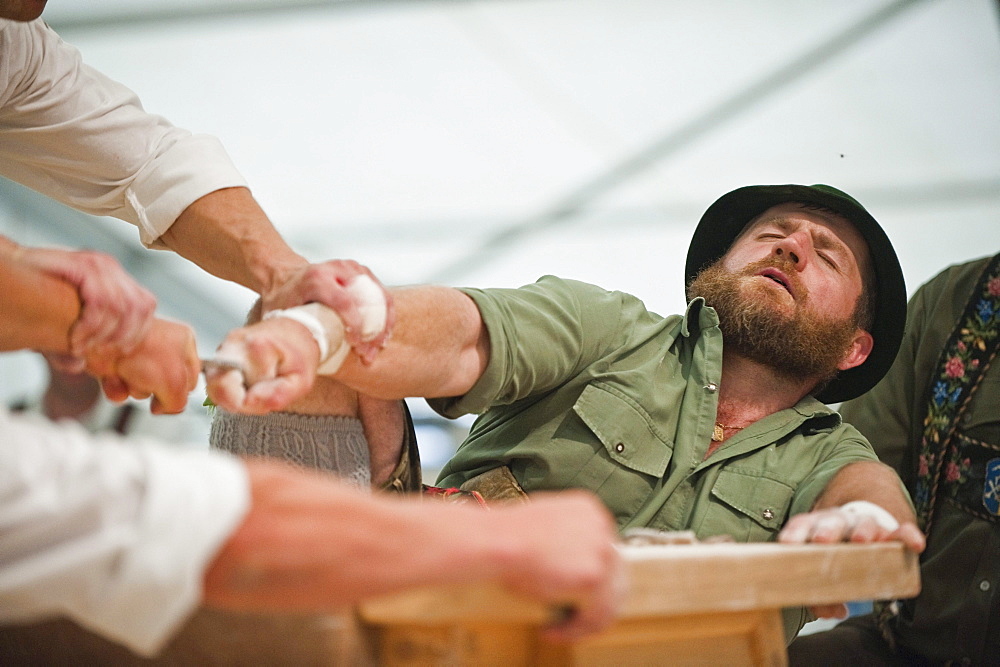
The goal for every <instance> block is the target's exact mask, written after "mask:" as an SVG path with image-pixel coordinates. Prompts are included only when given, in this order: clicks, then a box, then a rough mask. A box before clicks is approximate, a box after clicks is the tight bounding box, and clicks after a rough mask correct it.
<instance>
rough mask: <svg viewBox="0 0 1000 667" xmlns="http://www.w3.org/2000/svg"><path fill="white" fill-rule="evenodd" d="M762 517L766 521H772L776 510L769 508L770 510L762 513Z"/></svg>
mask: <svg viewBox="0 0 1000 667" xmlns="http://www.w3.org/2000/svg"><path fill="white" fill-rule="evenodd" d="M761 516H763V517H764V518H765V519H767V520H768V521H770V520H771V519H773V518H774V510H772V509H771V508H768V509H766V510H764V511H763V512H761Z"/></svg>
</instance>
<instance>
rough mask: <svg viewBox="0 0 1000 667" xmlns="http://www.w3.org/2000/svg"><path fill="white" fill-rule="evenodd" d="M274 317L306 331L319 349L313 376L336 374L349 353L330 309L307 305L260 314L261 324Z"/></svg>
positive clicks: (311, 304)
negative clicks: (302, 327)
mask: <svg viewBox="0 0 1000 667" xmlns="http://www.w3.org/2000/svg"><path fill="white" fill-rule="evenodd" d="M274 317H284V318H287V319H290V320H295V321H296V322H298V323H299V324H301V325H302V326H304V327H305V328H306V329H308V330H309V333H310V334H312V337H313V340H315V341H316V345H318V346H319V366H318V367H317V368H316V372H317V373H319V374H320V375H333V374H334V373H336V372H337V371H338V370H339V369H340V366H341V365H342V364H343V363H344V359H345V358H347V353H348V352H350V351H351V347H350V345H348V344H347V341H345V340H344V325H343V323H342V322H341V321H340V317H339V316H338V315H337V313H336V312H334V310H333V309H332V308H328V307H326V306H324V305H323V304H321V303H307V304H305V305H304V306H296V307H295V308H285V309H283V310H270V311H268V312H266V313H264V319H265V320H269V319H271V318H274Z"/></svg>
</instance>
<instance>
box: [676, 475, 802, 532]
mask: <svg viewBox="0 0 1000 667" xmlns="http://www.w3.org/2000/svg"><path fill="white" fill-rule="evenodd" d="M793 494H794V489H792V487H791V486H789V485H788V484H786V483H784V482H780V481H778V480H774V479H770V478H768V477H761V476H760V474H759V473H757V472H753V471H743V470H733V469H728V470H723V471H721V472H720V473H719V476H718V478H717V479H716V481H715V484H714V485H713V486H712V491H711V498H710V499H709V501H708V507H707V508H706V511H705V512H704V513H702V514H701V516H700V517H699V518H696V520H695V525H694V526H692V527H693V528H694V530H695V532H696V533H697V535H698V536H699V537H700V538H706V537H711V536H714V535H729V536H730V537H732V538H733V539H735V540H736V541H737V542H771V541H773V540H775V539H776V538H777V535H778V531H779V530H781V527H782V526H783V525H785V520H786V519H787V518H788V510H789V508H790V507H791V503H792V496H793ZM697 514H698V512H697V509H696V516H697Z"/></svg>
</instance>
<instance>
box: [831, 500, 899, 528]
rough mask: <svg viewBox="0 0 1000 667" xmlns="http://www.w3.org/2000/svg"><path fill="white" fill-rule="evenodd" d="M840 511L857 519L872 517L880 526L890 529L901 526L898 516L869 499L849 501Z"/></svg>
mask: <svg viewBox="0 0 1000 667" xmlns="http://www.w3.org/2000/svg"><path fill="white" fill-rule="evenodd" d="M840 511H841V512H843V513H844V514H848V515H850V516H851V517H854V518H857V519H861V518H865V517H867V518H869V519H872V520H873V521H874V522H875V523H877V524H878V525H879V526H880V527H882V528H885V529H886V530H888V531H893V530H896V529H897V528H899V522H898V521H896V517H894V516H893V515H891V514H889V513H888V512H887V511H885V510H884V509H882V508H881V507H879V506H878V505H876V504H875V503H870V502H868V501H867V500H852V501H851V502H849V503H846V504H844V505H841V506H840Z"/></svg>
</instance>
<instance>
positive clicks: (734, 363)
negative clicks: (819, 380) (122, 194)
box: [716, 352, 816, 428]
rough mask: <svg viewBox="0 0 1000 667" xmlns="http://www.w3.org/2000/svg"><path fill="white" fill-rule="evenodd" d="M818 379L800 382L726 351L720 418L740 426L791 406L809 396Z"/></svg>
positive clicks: (723, 421)
mask: <svg viewBox="0 0 1000 667" xmlns="http://www.w3.org/2000/svg"><path fill="white" fill-rule="evenodd" d="M815 384H816V382H815V380H814V379H809V380H801V381H796V380H793V379H789V378H788V377H787V376H784V375H779V374H778V373H776V372H775V371H774V370H773V369H772V368H771V367H769V366H767V365H765V364H761V363H758V362H756V361H751V360H750V359H747V358H746V357H743V356H741V355H739V354H737V353H735V352H723V356H722V382H721V386H720V387H719V407H718V411H717V412H716V421H718V422H720V423H722V424H725V425H726V426H732V427H737V428H745V427H747V426H749V425H750V424H752V423H754V422H755V421H758V420H760V419H763V418H764V417H767V416H768V415H772V414H774V413H775V412H778V411H780V410H784V409H785V408H790V407H792V406H794V405H795V404H797V403H798V402H799V401H800V400H802V398H803V397H804V396H806V395H807V394H808V393H809V392H810V391H811V390H812V388H813V387H814V386H815Z"/></svg>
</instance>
